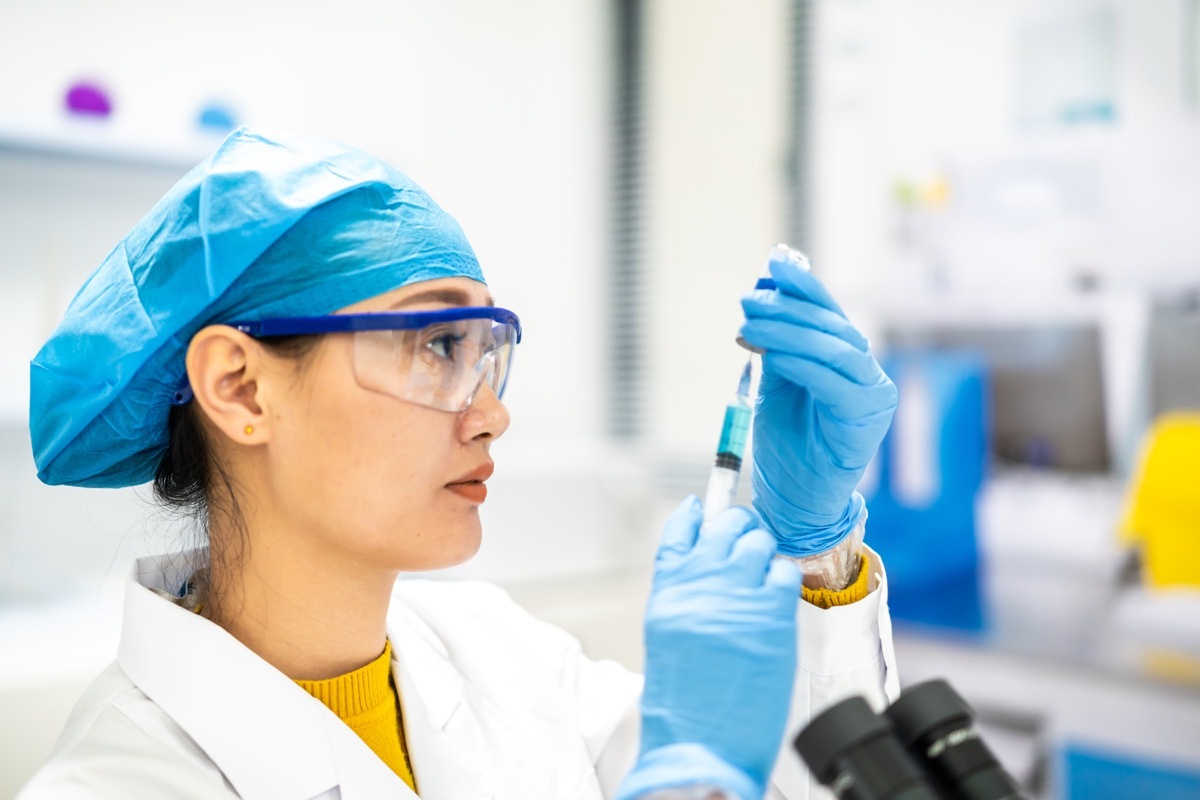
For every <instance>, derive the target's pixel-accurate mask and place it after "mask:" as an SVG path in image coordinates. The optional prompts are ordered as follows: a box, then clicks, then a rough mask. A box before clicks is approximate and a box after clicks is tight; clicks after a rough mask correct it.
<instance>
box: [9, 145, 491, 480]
mask: <svg viewBox="0 0 1200 800" xmlns="http://www.w3.org/2000/svg"><path fill="white" fill-rule="evenodd" d="M456 276H462V277H467V278H472V279H474V280H477V281H480V282H483V273H482V272H481V271H480V268H479V262H478V260H477V259H476V258H475V254H474V252H473V251H472V250H471V246H470V244H468V243H467V239H466V237H465V236H464V235H463V232H462V229H461V228H459V226H458V223H456V222H455V221H454V219H453V218H452V217H451V216H450V215H448V214H447V213H446V212H444V211H442V209H441V208H439V207H438V206H437V204H435V203H434V202H433V200H431V199H430V198H429V196H428V195H427V194H425V192H424V191H422V190H421V188H420V187H418V186H417V185H416V184H414V183H413V182H412V181H411V180H409V179H408V178H406V177H405V176H404V175H402V174H400V173H399V172H397V171H396V170H395V169H393V168H391V167H389V166H388V165H387V164H384V163H383V162H381V161H379V160H378V159H376V158H373V157H371V156H369V155H367V154H365V153H362V152H360V151H358V150H354V149H351V148H349V147H346V146H344V145H340V144H336V143H334V142H329V141H326V140H323V139H317V138H314V137H307V136H297V135H293V134H283V133H277V132H273V131H271V132H269V131H264V130H261V129H255V128H239V129H238V130H236V131H234V132H233V133H232V134H230V135H229V137H228V138H227V139H226V140H225V141H224V142H223V143H222V144H221V146H220V147H219V148H218V149H217V151H216V153H214V154H213V155H212V156H211V157H210V158H209V159H208V160H207V161H205V162H204V163H202V164H200V165H199V166H197V167H196V168H195V169H193V170H192V171H191V172H189V173H188V174H187V175H185V176H184V177H183V179H182V180H180V181H179V183H177V184H176V185H175V186H174V187H173V188H172V189H171V190H170V191H169V192H167V195H166V196H165V197H164V198H163V199H162V200H160V201H159V202H158V204H157V205H156V206H155V207H154V208H153V209H152V210H151V211H150V213H149V214H147V215H146V217H145V218H144V219H142V221H141V222H139V223H138V224H137V226H136V227H135V228H134V229H133V231H131V232H130V233H129V235H128V236H126V237H125V238H124V239H123V240H122V241H121V242H120V244H118V245H117V246H116V248H114V249H113V251H112V252H111V253H109V255H108V257H107V258H105V259H104V263H102V264H101V265H100V267H99V268H98V269H97V270H96V271H95V272H94V273H93V274H92V276H91V277H90V278H88V280H87V282H86V283H84V285H83V288H82V289H80V291H79V294H77V295H76V296H75V299H74V300H72V301H71V304H70V306H68V308H67V311H66V314H65V315H64V316H63V320H62V322H61V323H60V324H59V326H58V328H57V330H55V331H54V333H53V335H52V336H51V337H50V340H49V341H48V342H46V345H45V346H44V347H43V348H42V349H41V351H40V352H39V353H38V354H37V355H36V356H35V357H34V359H33V362H32V364H31V366H30V397H29V432H30V437H31V439H32V443H33V456H34V460H35V461H36V463H37V467H38V477H39V478H40V479H41V480H42V481H44V482H45V483H49V484H72V485H75V486H106V487H116V486H134V485H137V484H140V483H145V482H146V481H149V480H151V479H153V477H154V475H155V472H156V471H157V469H158V464H159V462H160V461H161V460H162V456H163V453H164V451H165V449H166V447H167V442H168V428H167V418H168V415H169V412H170V408H171V405H170V398H171V396H172V395H173V394H174V393H175V391H176V390H177V389H178V388H179V387H180V385H181V383H182V381H183V380H184V378H185V375H186V368H185V366H184V357H185V355H186V353H187V347H188V343H189V342H190V341H191V338H192V336H193V335H194V334H195V333H196V332H197V331H198V330H200V329H201V328H203V327H204V326H206V325H211V324H214V323H222V322H231V321H235V320H237V321H241V320H250V319H259V318H266V317H277V316H315V315H321V314H329V313H332V312H334V311H336V310H338V309H340V308H343V307H345V306H348V305H351V304H353V303H356V302H359V301H361V300H365V299H366V298H368V297H373V296H375V295H377V294H381V293H383V292H386V291H389V290H392V289H396V288H398V287H400V286H406V285H408V284H411V283H416V282H418V281H425V280H431V279H434V278H448V277H456Z"/></svg>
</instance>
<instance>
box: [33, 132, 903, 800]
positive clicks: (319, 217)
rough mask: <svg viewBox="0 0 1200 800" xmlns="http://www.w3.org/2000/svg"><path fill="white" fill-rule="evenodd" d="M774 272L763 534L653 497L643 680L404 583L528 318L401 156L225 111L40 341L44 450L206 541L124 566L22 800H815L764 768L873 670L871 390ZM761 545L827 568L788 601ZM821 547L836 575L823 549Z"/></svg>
mask: <svg viewBox="0 0 1200 800" xmlns="http://www.w3.org/2000/svg"><path fill="white" fill-rule="evenodd" d="M773 270H774V274H775V277H776V279H777V281H778V282H779V289H777V290H771V291H766V290H764V291H761V292H756V293H754V295H752V296H750V297H748V298H747V300H746V304H747V305H746V308H747V316H748V319H749V322H748V323H747V326H746V327H745V328H744V330H743V335H745V336H746V337H747V338H748V339H749V340H750V341H751V342H752V343H754V344H759V345H762V346H763V347H764V348H766V349H767V355H766V356H765V360H764V364H765V368H766V372H765V375H764V380H763V397H762V398H761V400H760V414H759V420H758V421H757V422H756V425H760V426H767V427H766V428H764V429H763V430H762V431H760V432H759V435H758V437H756V439H757V438H762V439H763V440H764V441H766V440H774V441H773V444H772V446H771V447H770V448H767V447H765V446H762V447H758V448H757V449H756V451H755V459H756V478H755V502H756V510H757V511H758V512H759V513H760V514H761V515H762V520H765V522H766V527H769V528H770V530H771V533H770V534H768V533H766V532H765V531H764V529H763V521H762V520H760V519H759V517H758V516H757V515H756V514H754V513H751V512H748V511H746V510H732V511H730V512H727V513H726V514H725V515H723V516H722V517H720V518H719V521H718V522H717V523H714V524H713V525H712V526H709V528H706V530H705V531H703V532H701V531H699V528H700V513H699V509H698V508H697V504H696V503H695V502H694V501H688V502H685V504H684V505H683V506H682V507H681V508H680V510H679V511H677V512H676V513H675V514H674V515H672V517H671V519H670V520H669V521H668V524H667V526H666V529H665V533H664V542H663V546H662V549H661V550H660V554H659V561H658V565H657V570H656V577H655V588H654V590H653V593H652V597H651V601H650V606H649V610H648V616H647V632H646V639H647V679H646V685H645V689H644V691H643V688H642V680H641V678H640V677H638V676H635V675H631V674H629V673H627V672H626V671H624V670H623V669H622V668H620V667H619V666H617V665H615V664H612V663H608V662H592V661H590V660H588V659H586V658H585V657H583V655H582V654H581V652H580V649H579V646H578V644H577V643H576V642H575V641H574V640H573V639H571V637H569V636H567V635H566V634H565V633H563V632H561V631H558V630H555V629H553V628H550V627H549V626H546V625H545V624H543V623H540V622H538V621H536V620H533V619H531V618H529V617H528V616H526V615H525V614H524V613H523V612H522V611H521V610H520V609H519V608H517V607H516V606H515V605H514V604H513V603H512V601H511V600H509V599H508V598H507V597H506V596H505V595H504V594H503V593H501V592H500V591H499V590H497V589H495V588H493V587H490V586H487V585H484V584H480V583H471V582H466V583H449V582H428V581H417V580H405V581H400V582H398V583H397V582H396V578H397V576H398V574H399V573H401V572H415V571H420V570H427V569H434V568H438V567H445V566H449V565H452V564H456V563H460V562H462V561H464V560H466V559H468V558H470V557H471V556H472V555H473V554H474V553H475V551H476V549H477V548H478V546H479V542H480V536H481V531H480V523H479V516H478V507H479V505H480V504H481V503H482V502H483V501H484V499H485V496H486V493H487V489H486V484H485V481H486V480H487V478H488V476H489V475H491V472H492V464H493V462H492V456H491V453H490V449H491V445H492V444H493V443H494V442H495V441H496V440H497V439H498V438H500V436H502V435H503V434H504V431H505V429H506V428H507V426H508V422H509V419H508V413H507V411H506V410H505V408H504V406H503V405H502V404H501V402H500V399H499V398H500V395H501V393H502V392H503V389H504V385H505V381H506V380H507V377H508V367H509V364H510V363H511V358H512V350H513V348H514V347H515V346H516V344H517V343H518V342H519V341H520V338H521V329H520V322H519V320H518V319H517V317H516V315H515V314H513V313H512V312H509V311H506V310H503V309H498V308H495V307H494V306H493V304H492V301H491V298H490V296H489V294H488V292H487V287H486V285H485V283H484V281H483V276H482V273H481V271H480V269H479V265H478V262H477V261H476V259H475V256H474V254H473V252H472V251H471V248H470V246H469V244H468V243H467V241H466V239H465V237H464V236H463V234H462V232H461V230H460V229H459V228H458V226H457V224H456V223H455V222H454V221H453V220H452V219H451V218H450V217H449V216H447V215H446V214H445V213H444V212H443V211H441V209H439V208H438V207H437V206H436V205H435V204H434V203H433V202H432V200H430V199H429V198H428V196H426V195H425V194H424V193H423V192H422V191H421V190H420V189H419V188H418V187H416V186H415V185H414V184H412V183H411V181H409V180H408V179H406V178H405V177H404V176H402V175H400V174H398V173H397V172H395V171H394V170H392V169H391V168H390V167H388V166H386V165H385V164H382V163H380V162H379V161H377V160H375V159H373V158H371V157H370V156H367V155H365V154H363V153H361V152H358V151H355V150H352V149H349V148H346V147H343V146H341V145H337V144H333V143H329V142H324V141H321V140H318V139H312V138H306V137H297V136H289V135H276V134H268V133H265V132H262V131H256V130H251V129H240V130H238V131H236V132H235V133H234V134H232V135H231V136H230V137H229V138H228V139H227V140H226V142H225V143H224V144H223V145H222V146H221V147H220V149H219V150H218V151H217V152H216V153H215V154H214V155H213V156H212V157H211V158H210V159H209V160H208V161H206V162H205V163H203V164H201V165H200V166H199V167H197V168H196V169H195V170H193V171H192V172H191V173H189V174H188V175H187V176H186V177H185V178H184V179H183V180H182V181H181V182H180V183H179V184H178V185H177V186H175V187H174V188H173V189H172V190H171V191H170V192H169V193H168V194H167V196H166V197H164V198H163V200H162V201H160V202H159V204H158V205H157V206H156V207H155V208H154V209H153V210H152V211H151V212H150V214H149V215H148V216H147V217H146V218H145V219H143V220H142V221H141V222H140V223H139V224H138V226H137V227H136V228H135V229H134V230H133V231H132V232H131V233H130V234H129V235H128V236H127V237H126V238H125V239H124V240H123V241H122V242H121V244H120V245H118V247H117V248H116V249H115V250H114V251H113V252H112V253H111V254H110V255H109V256H108V258H107V259H106V260H105V262H104V263H103V264H102V265H101V267H100V268H99V269H98V270H97V272H96V273H95V274H94V275H93V276H92V277H91V278H90V279H89V281H88V282H87V283H86V284H85V286H84V287H83V289H82V290H81V291H80V293H79V295H78V296H77V297H76V298H75V299H74V301H72V304H71V306H70V307H69V308H68V310H67V312H66V315H65V317H64V319H63V322H62V324H61V325H60V326H59V328H58V330H57V331H56V332H55V333H54V335H53V336H52V337H51V339H50V340H49V342H47V344H46V346H45V347H44V348H43V349H42V351H41V352H40V353H39V354H38V355H37V357H36V358H35V359H34V362H33V365H32V394H31V416H30V420H31V422H30V426H31V434H32V439H33V446H34V454H35V458H36V461H37V464H38V468H39V477H40V478H41V479H42V480H44V481H46V482H47V483H52V484H73V485H79V486H131V485H137V484H140V483H144V482H146V481H149V480H153V481H154V486H155V490H156V493H157V494H158V495H159V497H160V498H161V499H163V500H164V501H166V502H167V503H169V504H171V505H174V506H177V507H180V508H185V509H191V510H192V511H194V512H195V513H196V514H197V515H198V516H199V518H200V520H201V521H202V522H203V523H204V530H205V531H206V533H207V535H208V542H207V545H206V546H204V547H201V548H199V549H197V550H195V551H192V552H188V553H183V554H175V555H172V556H163V557H158V558H151V559H142V560H141V561H139V562H138V564H137V565H136V567H135V570H134V575H133V576H132V577H131V580H130V582H129V584H128V588H127V592H126V608H125V621H124V626H123V632H122V638H121V643H120V648H119V653H118V659H117V661H116V663H114V664H113V665H112V666H111V667H110V668H109V669H108V670H107V671H106V672H105V673H103V674H102V675H101V676H100V678H99V679H98V680H97V681H96V683H95V684H94V685H93V686H92V687H91V688H90V689H89V690H88V692H87V693H85V695H84V697H83V698H82V699H81V700H80V702H79V705H78V706H77V708H76V710H75V711H74V713H73V715H72V717H71V719H70V720H69V722H68V724H67V729H66V731H65V732H64V734H63V736H62V738H61V739H60V741H59V743H58V745H57V746H56V748H55V752H54V753H53V755H52V756H51V759H50V761H49V762H48V763H47V764H46V766H45V767H44V768H43V769H42V771H41V772H39V774H38V775H37V776H35V778H34V780H33V781H32V782H31V784H30V785H29V786H27V787H26V790H25V792H24V794H23V795H22V797H25V798H43V797H47V798H48V797H136V796H146V797H197V798H201V797H203V798H218V797H220V798H227V797H243V798H258V797H262V798H293V797H294V798H313V797H342V798H366V797H381V796H395V797H405V796H412V790H413V788H415V789H416V791H417V792H419V794H420V795H421V796H423V797H434V798H439V797H445V798H469V797H521V798H554V799H555V800H557V799H558V798H601V797H613V796H618V795H619V796H621V797H629V798H632V797H637V796H648V795H649V794H650V793H653V792H655V791H659V790H663V789H667V788H670V787H679V786H693V787H695V786H701V785H703V786H708V787H711V788H713V789H714V790H720V791H723V792H725V793H726V794H727V795H728V796H740V797H743V798H750V797H758V796H762V794H763V793H764V792H767V791H769V792H771V793H772V795H771V796H783V797H788V798H802V797H807V796H809V795H808V792H809V790H810V784H809V779H808V778H807V776H806V775H804V774H803V772H802V770H801V768H800V767H799V765H798V764H797V763H795V760H794V759H792V758H786V757H785V758H782V759H780V764H779V767H778V769H777V770H776V772H775V773H774V775H773V777H772V778H771V784H772V786H771V787H770V788H768V786H767V775H768V773H770V771H771V762H772V761H773V757H774V753H775V750H776V749H777V748H778V743H779V739H780V734H781V733H782V731H783V728H784V724H785V722H786V719H787V717H788V716H789V713H790V714H791V715H792V716H793V719H794V722H793V724H794V725H798V724H799V723H800V722H801V721H803V719H805V718H807V716H808V714H809V713H810V712H811V710H812V709H813V708H814V707H818V706H822V705H824V704H826V703H828V702H830V701H831V700H832V699H836V698H839V697H841V696H843V695H845V694H848V693H851V692H866V693H867V694H868V695H869V696H870V697H872V698H873V699H875V700H876V701H877V702H881V701H882V700H883V699H884V696H885V694H886V693H888V692H894V681H895V676H894V670H891V669H890V668H889V667H890V641H889V631H888V627H887V622H886V603H885V602H884V598H883V593H884V592H883V588H882V585H881V580H882V572H881V570H880V568H879V565H878V561H877V560H873V561H869V562H868V561H864V562H863V563H862V564H860V563H859V558H858V547H859V542H861V532H862V527H863V520H864V518H865V513H864V512H863V509H862V504H861V498H858V496H857V495H856V494H855V493H854V491H853V487H854V483H855V482H856V481H857V475H858V474H861V470H862V468H863V467H864V466H865V464H866V461H867V460H868V459H869V458H870V454H871V453H872V452H873V451H874V448H875V446H877V445H878V442H879V439H880V438H881V437H882V435H883V432H884V431H886V428H887V424H888V421H889V420H890V416H891V408H892V407H893V406H894V400H895V398H894V388H892V387H891V384H890V382H888V381H887V379H886V376H883V375H882V372H879V371H878V366H877V365H875V364H874V360H873V359H871V358H870V356H869V355H868V354H867V353H866V348H865V342H860V341H859V340H858V339H856V338H855V337H856V336H858V335H857V332H856V331H854V330H853V328H852V327H851V326H850V325H849V323H848V322H845V320H844V315H840V310H837V309H836V304H833V303H832V300H830V299H828V297H827V295H825V294H824V290H823V289H821V288H820V286H819V284H817V283H816V282H815V280H812V279H811V277H810V276H806V275H803V274H801V273H799V271H797V270H795V269H794V268H792V267H789V265H783V264H780V265H774V266H773ZM789 293H790V294H789ZM814 337H816V338H814ZM860 338H861V337H859V339H860ZM831 348H832V349H831ZM820 364H825V367H824V372H823V375H818V376H816V377H814V375H813V374H812V373H813V369H814V367H813V365H820ZM813 380H815V381H816V383H814V384H813V385H814V386H820V385H824V384H829V387H828V391H827V394H828V395H829V398H832V401H833V402H828V403H827V402H818V401H819V400H820V398H819V397H818V395H820V393H821V392H819V391H817V390H816V389H812V391H811V392H810V390H809V389H811V388H812V387H809V389H805V388H801V383H803V382H805V381H813ZM889 389H890V394H889V391H888V390H889ZM833 412H837V414H836V415H833ZM810 440H811V441H810ZM859 462H861V463H859ZM758 473H761V475H759V474H758ZM835 473H836V474H835ZM801 485H803V490H802V491H800V490H798V489H797V488H796V487H799V486H801ZM856 498H857V499H856ZM831 509H833V510H832V511H831ZM776 548H778V550H779V551H780V552H781V553H784V554H789V555H792V556H795V557H800V558H802V559H803V558H804V557H806V556H808V559H807V561H803V560H802V567H804V566H805V565H807V566H808V567H811V569H808V570H806V581H807V582H809V583H812V582H814V581H815V582H818V583H819V582H821V581H825V582H826V583H827V584H828V583H830V582H832V583H833V585H832V586H829V585H827V586H826V587H825V588H824V589H823V590H822V589H819V588H818V589H813V588H812V587H811V586H810V587H809V588H806V589H805V598H806V601H805V602H802V603H800V604H799V605H800V607H801V608H800V610H799V612H795V607H796V605H797V603H796V595H797V589H798V588H799V587H798V579H797V578H796V577H795V570H793V569H791V566H790V562H786V561H777V562H775V563H773V564H770V560H771V556H772V554H773V553H774V551H775V550H776ZM814 548H815V549H814ZM814 553H815V557H814V556H813V554H814ZM829 563H835V564H836V565H837V567H838V569H836V570H834V572H839V573H842V574H840V576H834V575H832V574H831V575H826V576H824V577H822V575H820V574H818V573H819V570H818V569H817V567H818V566H819V565H822V564H829ZM868 563H869V564H870V566H869V567H868V566H867V564H868ZM768 564H770V566H769V568H768ZM847 565H849V566H848V567H847ZM845 584H850V585H849V587H848V588H847V587H846V586H845ZM810 601H811V602H810ZM839 603H844V605H840V606H839V605H838V604H839ZM819 606H825V607H826V608H824V609H823V608H821V607H819ZM830 606H832V607H830ZM794 614H798V616H793V615H794ZM795 619H798V620H799V624H800V625H801V626H802V627H801V632H800V637H801V641H800V660H799V665H798V672H797V671H796V663H797V662H796V656H795V650H796V644H797V636H796V631H795V624H794V622H793V620H795ZM700 664H711V665H718V664H719V665H721V666H720V668H719V669H717V668H709V669H697V665H700ZM781 665H782V667H781ZM793 672H796V674H797V675H798V676H800V678H801V683H800V684H799V685H798V686H797V690H796V692H795V693H794V695H793V699H792V703H791V705H790V706H789V704H788V701H787V697H788V692H789V690H790V686H791V680H792V674H793ZM639 710H640V713H639ZM713 713H719V714H720V715H721V719H722V723H721V724H720V725H714V724H712V721H713V720H712V717H711V715H712V714H713ZM639 726H640V730H641V733H640V735H639ZM622 781H624V784H623V785H621V784H622Z"/></svg>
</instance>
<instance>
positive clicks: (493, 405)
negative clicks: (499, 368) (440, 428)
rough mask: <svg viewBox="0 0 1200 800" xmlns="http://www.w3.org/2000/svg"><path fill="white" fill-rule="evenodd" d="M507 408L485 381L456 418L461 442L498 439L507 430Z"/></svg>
mask: <svg viewBox="0 0 1200 800" xmlns="http://www.w3.org/2000/svg"><path fill="white" fill-rule="evenodd" d="M509 422H510V419H509V416H508V409H507V408H505V407H504V403H502V402H500V398H499V397H497V396H496V393H495V392H494V391H492V387H491V386H489V385H488V384H487V383H486V382H484V384H483V385H482V386H480V387H479V391H477V392H476V393H475V399H473V400H472V401H471V405H469V406H467V410H466V411H463V412H462V414H460V415H459V418H458V429H459V436H460V438H461V439H462V441H463V442H469V441H471V440H473V439H499V438H500V437H501V436H503V435H504V432H505V431H506V430H508V423H509Z"/></svg>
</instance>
